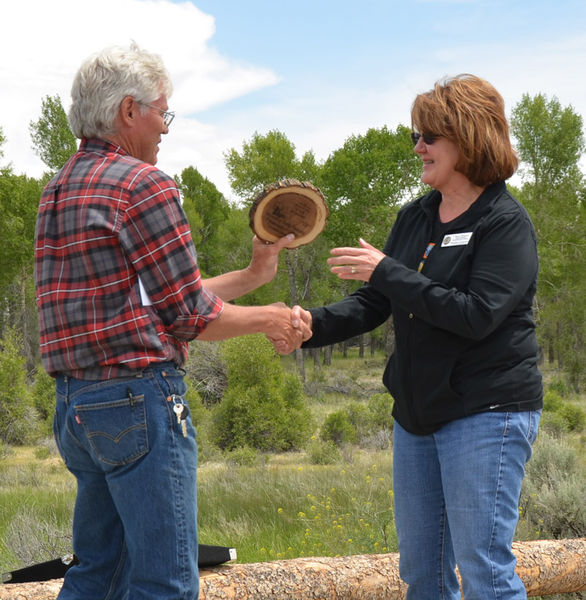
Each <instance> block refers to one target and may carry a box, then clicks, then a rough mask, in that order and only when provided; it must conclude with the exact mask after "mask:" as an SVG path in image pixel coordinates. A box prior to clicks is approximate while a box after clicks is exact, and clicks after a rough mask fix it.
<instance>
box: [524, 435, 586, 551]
mask: <svg viewBox="0 0 586 600" xmlns="http://www.w3.org/2000/svg"><path fill="white" fill-rule="evenodd" d="M521 497H522V501H521V514H522V516H523V519H524V520H525V521H526V522H527V526H528V527H529V530H530V531H531V532H532V535H533V536H534V537H539V538H548V537H550V538H554V539H559V538H565V537H584V536H586V479H585V478H584V474H583V469H582V466H581V464H580V461H579V458H578V457H577V455H576V453H575V450H574V449H573V448H572V447H571V446H570V445H569V444H567V443H566V442H564V441H563V440H559V439H555V438H553V437H551V436H549V435H548V434H547V433H544V432H543V431H542V432H541V433H540V435H539V438H538V440H537V442H536V444H535V447H534V452H533V458H532V459H531V460H530V461H529V463H528V464H527V476H526V477H525V481H524V482H523V493H522V495H521Z"/></svg>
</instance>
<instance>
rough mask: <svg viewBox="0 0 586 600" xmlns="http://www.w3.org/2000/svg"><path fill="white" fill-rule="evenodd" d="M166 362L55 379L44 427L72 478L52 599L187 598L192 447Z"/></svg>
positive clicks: (193, 534) (194, 577)
mask: <svg viewBox="0 0 586 600" xmlns="http://www.w3.org/2000/svg"><path fill="white" fill-rule="evenodd" d="M185 392H186V385H185V382H184V380H183V372H182V371H180V370H178V369H177V368H176V367H175V366H174V365H172V364H170V363H163V364H159V365H157V366H153V367H151V368H148V369H146V370H145V371H143V372H142V374H141V375H140V376H138V377H128V378H120V379H112V380H108V381H81V380H78V379H73V378H70V377H64V376H60V377H58V379H57V406H56V413H55V420H54V432H55V438H56V440H57V444H58V446H59V450H60V452H61V455H62V456H63V459H64V460H65V463H66V465H67V467H68V469H69V470H70V471H71V472H72V473H73V474H74V475H75V477H76V479H77V498H76V503H75V513H74V520H73V550H74V552H75V554H76V555H77V556H78V557H79V559H80V564H79V565H77V566H74V567H72V568H71V569H69V571H68V572H67V574H66V577H65V582H64V585H63V588H62V590H61V592H60V594H59V599H60V600H98V599H99V600H139V599H140V600H155V599H156V600H164V599H169V600H170V599H173V600H178V599H182V600H195V599H196V598H197V597H198V594H199V579H198V568H197V547H198V546H197V503H196V468H197V445H196V441H195V430H194V428H193V425H192V423H191V420H190V418H189V417H187V421H186V424H187V437H184V436H183V431H182V428H181V425H180V424H179V423H178V422H177V416H176V414H175V413H174V411H173V405H174V403H177V402H181V399H182V398H184V397H185Z"/></svg>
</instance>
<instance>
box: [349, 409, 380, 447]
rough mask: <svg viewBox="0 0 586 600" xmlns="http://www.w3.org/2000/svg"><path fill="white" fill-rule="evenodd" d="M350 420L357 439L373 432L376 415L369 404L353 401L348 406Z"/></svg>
mask: <svg viewBox="0 0 586 600" xmlns="http://www.w3.org/2000/svg"><path fill="white" fill-rule="evenodd" d="M346 414H347V415H348V421H350V423H351V425H352V427H353V428H354V431H355V437H356V440H357V441H360V440H362V439H363V438H365V437H367V436H369V435H370V434H371V433H372V429H373V421H374V415H373V414H372V413H371V412H370V410H369V409H368V407H367V406H365V405H364V404H360V403H358V402H351V403H350V404H349V405H348V406H347V407H346Z"/></svg>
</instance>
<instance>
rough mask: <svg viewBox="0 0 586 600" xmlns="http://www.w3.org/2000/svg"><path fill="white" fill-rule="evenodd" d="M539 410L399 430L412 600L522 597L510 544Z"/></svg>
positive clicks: (398, 480)
mask: <svg viewBox="0 0 586 600" xmlns="http://www.w3.org/2000/svg"><path fill="white" fill-rule="evenodd" d="M540 416H541V411H532V412H519V413H514V412H510V413H507V412H486V413H481V414H476V415H473V416H470V417H466V418H464V419H459V420H457V421H453V422H452V423H449V424H447V425H445V426H443V427H442V428H441V429H440V430H439V431H437V432H435V433H433V434H431V435H426V436H417V435H412V434H410V433H408V432H406V431H405V430H404V429H403V428H402V427H401V426H400V425H399V424H398V423H395V429H394V442H393V444H394V455H393V481H394V495H395V519H396V526H397V534H398V538H399V553H400V573H401V577H402V579H403V580H404V581H405V582H406V583H407V584H408V585H409V588H408V592H407V598H408V599H409V600H415V599H417V600H440V599H441V600H457V599H459V598H460V586H459V582H458V578H457V576H456V565H457V566H458V570H459V572H460V575H461V578H462V589H463V592H464V597H465V598H466V600H497V599H498V600H505V599H506V600H521V599H525V598H527V594H526V592H525V588H524V586H523V583H522V582H521V580H520V579H519V577H518V576H517V575H516V573H515V564H516V561H515V556H514V554H513V553H512V551H511V544H512V542H513V536H514V533H515V528H516V525H517V521H518V519H519V497H520V494H521V483H522V480H523V477H524V474H525V463H526V462H527V461H528V460H529V458H530V456H531V448H532V444H533V442H534V441H535V438H536V436H537V428H538V425H539V418H540Z"/></svg>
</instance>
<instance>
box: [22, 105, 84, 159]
mask: <svg viewBox="0 0 586 600" xmlns="http://www.w3.org/2000/svg"><path fill="white" fill-rule="evenodd" d="M29 131H30V135H31V139H32V142H33V145H32V147H33V150H34V151H35V152H36V154H38V156H39V157H40V158H41V160H42V161H43V162H44V163H45V164H46V165H47V166H48V167H49V169H51V170H52V171H58V170H59V169H60V168H61V167H62V166H63V165H64V164H65V163H66V162H67V160H68V159H69V157H70V156H71V155H72V154H74V153H75V151H76V150H77V140H76V138H75V136H74V135H73V133H72V131H71V129H70V127H69V123H68V121H67V115H66V114H65V110H64V109H63V105H62V104H61V98H60V97H59V96H58V95H57V96H45V98H44V99H43V102H42V107H41V116H40V118H39V119H38V120H37V121H31V122H30V123H29Z"/></svg>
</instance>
